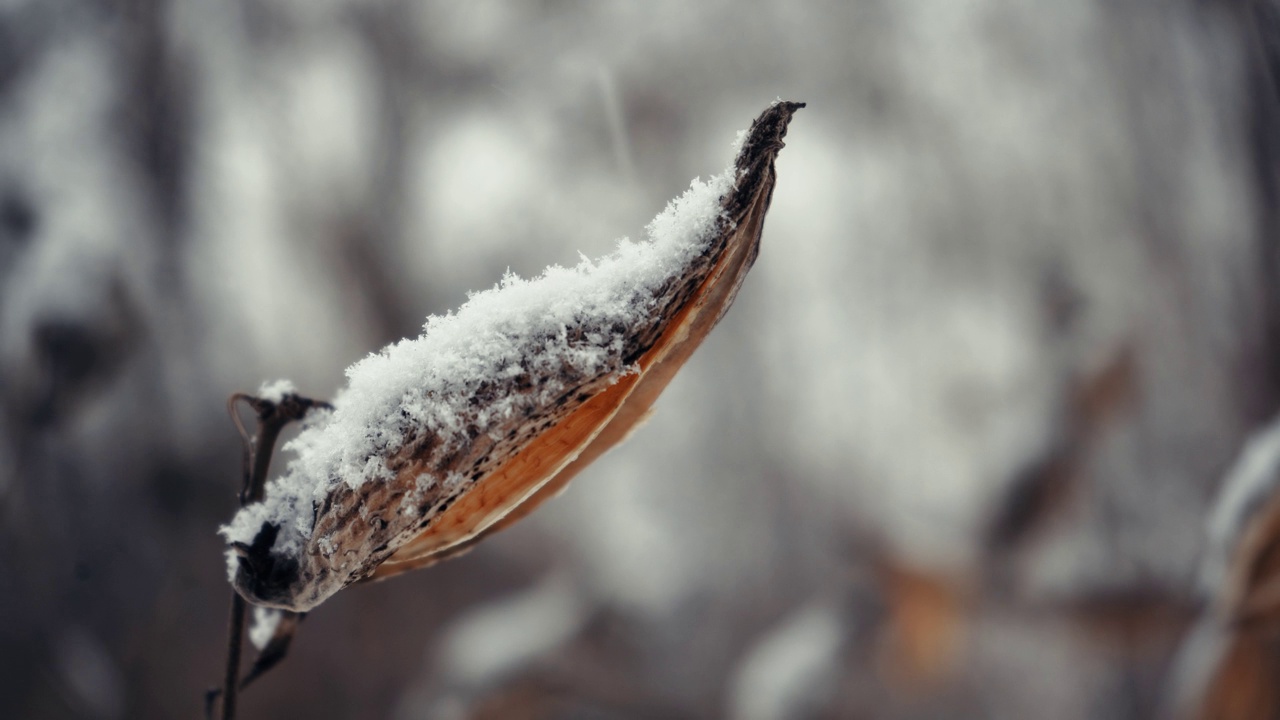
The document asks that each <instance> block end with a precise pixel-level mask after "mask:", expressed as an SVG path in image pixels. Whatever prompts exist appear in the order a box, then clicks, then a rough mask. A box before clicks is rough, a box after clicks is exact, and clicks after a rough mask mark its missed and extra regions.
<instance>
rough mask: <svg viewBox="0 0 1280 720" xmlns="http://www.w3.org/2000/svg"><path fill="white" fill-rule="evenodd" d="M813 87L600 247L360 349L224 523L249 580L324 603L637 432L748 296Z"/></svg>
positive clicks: (529, 505)
mask: <svg viewBox="0 0 1280 720" xmlns="http://www.w3.org/2000/svg"><path fill="white" fill-rule="evenodd" d="M801 107H804V104H803V103H792V102H781V101H779V102H776V103H774V104H773V105H772V106H770V107H769V108H768V109H766V110H765V111H764V113H762V114H761V115H760V117H759V118H757V119H756V121H755V122H754V123H753V124H752V126H751V129H750V130H749V131H747V133H746V135H745V137H744V139H743V143H742V147H741V149H740V151H739V153H738V156H737V158H736V160H735V162H734V165H733V166H732V167H731V168H730V169H729V170H728V171H726V172H725V173H724V174H723V175H720V176H717V177H716V178H713V179H712V180H711V181H710V182H708V183H701V182H699V181H697V180H695V181H694V183H693V186H692V187H691V188H690V190H689V191H687V192H686V193H685V194H684V195H683V196H682V197H681V198H679V199H677V200H676V201H674V202H672V203H671V204H670V205H669V206H668V207H667V209H666V210H665V211H664V212H663V213H662V214H660V215H659V216H658V217H657V218H655V219H654V221H653V222H652V223H651V224H650V226H649V229H648V230H649V236H650V238H649V241H648V242H644V243H639V244H632V243H627V242H625V241H624V243H623V244H622V245H621V246H620V247H619V249H618V251H617V252H616V253H614V254H613V255H610V256H608V257H606V258H604V259H602V260H600V261H597V262H590V261H585V260H584V261H583V263H582V264H580V265H579V266H578V267H576V268H572V269H565V268H550V269H549V270H547V272H546V273H544V274H543V275H542V276H541V277H539V278H537V279H535V280H532V281H524V280H520V279H519V278H514V277H508V278H506V279H504V281H503V283H502V284H501V285H500V286H499V287H497V288H495V289H493V290H490V291H488V292H484V293H479V294H477V295H474V296H473V297H472V298H471V300H469V301H468V302H467V304H466V305H464V306H463V307H462V308H461V309H460V310H459V311H458V312H457V313H455V314H451V315H449V316H446V317H443V318H440V317H433V318H431V319H429V320H428V321H427V325H426V328H425V332H424V333H423V335H422V336H421V337H420V338H418V339H416V340H407V341H402V342H400V343H397V344H396V345H393V346H391V347H388V348H386V349H384V350H383V351H382V352H381V353H378V354H376V355H372V356H370V357H368V358H366V359H365V360H363V361H361V362H359V363H357V364H356V365H354V366H352V367H351V368H350V369H349V370H348V371H347V375H348V378H349V381H350V382H349V385H348V388H347V389H346V390H344V391H343V392H342V393H341V394H340V395H339V396H338V397H337V398H336V399H335V406H336V408H337V409H336V410H334V411H332V412H329V413H325V414H323V415H322V416H321V417H320V418H319V420H318V421H317V422H315V423H314V424H313V425H312V426H310V427H308V428H306V429H304V431H303V432H302V433H301V434H300V435H299V437H298V438H297V439H296V440H294V441H293V442H292V443H291V445H290V446H289V447H290V448H291V449H293V450H294V451H295V452H296V453H297V457H296V459H295V460H294V461H293V462H291V463H290V465H289V469H288V471H287V472H286V473H285V475H284V476H283V477H281V478H280V479H278V480H275V481H273V482H272V483H271V484H270V485H269V486H268V488H267V495H266V499H265V500H264V501H263V502H261V503H257V504H254V505H250V506H248V507H246V508H244V509H243V510H241V511H240V513H239V514H238V515H237V516H236V517H235V519H234V520H233V521H232V523H231V524H230V525H228V526H227V527H224V528H223V531H222V532H223V534H224V535H225V536H226V537H227V539H228V541H229V542H230V544H231V548H232V549H231V551H230V552H229V554H228V559H229V573H230V576H231V580H232V582H233V583H234V585H235V587H236V589H237V590H238V591H239V592H240V593H241V594H242V595H244V596H245V598H247V599H248V600H250V601H251V602H254V603H258V604H260V605H267V606H273V607H279V608H284V609H289V610H294V611H305V610H308V609H310V608H312V607H315V606H316V605H318V604H319V603H320V602H322V601H323V600H324V599H325V598H327V597H329V596H330V595H332V594H333V593H335V592H337V591H338V590H339V589H341V588H343V587H345V586H347V585H349V584H351V583H354V582H360V581H364V580H376V579H381V578H386V577H391V576H393V575H397V574H399V573H402V572H405V571H407V570H412V569H415V568H419V567H424V566H427V565H430V564H432V563H435V562H438V561H439V560H442V559H445V558H447V557H451V556H454V555H456V554H458V553H460V552H463V551H465V550H467V549H469V548H470V547H472V546H473V545H474V544H475V543H477V542H479V541H480V540H481V539H483V538H484V537H486V536H487V535H488V534H490V533H493V532H495V531H497V530H499V529H501V528H503V527H506V526H507V525H510V524H511V523H513V522H515V521H516V520H518V519H520V518H522V517H524V516H525V515H527V514H528V513H529V512H531V511H532V510H533V509H534V508H536V507H537V506H538V505H539V504H541V503H542V502H543V501H544V500H546V499H547V498H549V497H551V496H553V495H555V494H556V493H557V492H559V491H560V490H561V489H563V487H564V486H565V484H566V483H568V481H569V480H570V479H571V478H572V477H573V476H574V475H576V474H577V473H578V471H579V470H581V469H582V468H583V467H585V466H586V465H588V464H589V463H591V462H592V461H593V460H595V459H596V458H597V457H599V456H600V455H601V454H603V453H604V452H605V451H606V450H608V449H609V448H611V447H613V446H614V445H616V444H618V443H619V442H621V441H622V440H623V439H625V438H626V436H627V435H628V434H629V433H630V432H631V431H632V430H633V429H634V428H635V427H636V426H638V425H639V424H640V423H641V422H642V421H643V420H644V419H645V417H646V416H647V415H648V413H649V411H650V408H651V407H652V406H653V403H654V401H655V400H656V399H657V397H658V395H659V394H660V393H661V392H662V390H663V389H664V388H665V387H666V385H667V383H668V382H670V380H671V378H672V377H673V376H674V374H675V372H676V371H677V370H678V369H679V368H680V366H681V365H683V364H684V362H685V361H686V360H687V359H688V358H689V356H690V354H691V353H692V352H693V351H694V349H695V348H696V347H697V346H698V345H699V344H700V343H701V342H702V340H703V338H705V337H706V335H707V333H708V332H710V330H711V328H712V327H714V326H715V324H716V322H717V321H719V319H720V318H721V317H722V316H723V315H724V313H725V311H726V310H727V309H728V307H729V305H730V304H731V303H732V302H733V299H734V297H735V296H736V294H737V291H738V288H739V287H740V285H741V284H742V281H743V279H744V277H745V276H746V273H747V270H749V269H750V267H751V265H752V263H753V262H754V261H755V258H756V254H757V251H758V249H759V241H760V233H761V230H762V228H763V225H764V217H765V213H766V212H767V211H768V209H769V202H770V200H771V198H772V195H773V187H774V182H775V178H776V175H775V172H774V159H775V158H776V157H777V154H778V151H779V150H781V149H782V147H783V142H782V139H783V137H784V136H785V135H786V131H787V124H788V123H789V122H790V120H791V116H792V114H793V113H794V112H795V111H796V110H797V109H798V108H801Z"/></svg>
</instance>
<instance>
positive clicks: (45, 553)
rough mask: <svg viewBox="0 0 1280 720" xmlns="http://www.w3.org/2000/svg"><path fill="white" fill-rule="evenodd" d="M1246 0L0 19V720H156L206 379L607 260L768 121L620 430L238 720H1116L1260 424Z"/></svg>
mask: <svg viewBox="0 0 1280 720" xmlns="http://www.w3.org/2000/svg"><path fill="white" fill-rule="evenodd" d="M1277 7H1280V3H1275V2H1272V1H1271V0H1259V1H1258V2H1245V1H1244V0H1240V1H1238V2H1237V1H1236V0H1217V1H1214V0H1171V1H1170V2H1164V3H1143V2H1132V3H1128V2H1083V1H1081V2H1056V3H1044V2H1038V1H1037V0H981V1H979V2H966V3H955V2H942V1H937V0H910V1H908V0H857V1H844V2H837V1H832V2H812V3H789V2H788V3H783V2H774V3H766V2H741V1H738V2H728V1H727V0H722V1H718V2H700V3H683V2H665V1H664V2H646V3H633V2H583V1H577V2H571V1H567V0H563V1H562V0H555V1H553V0H540V1H538V2H519V3H514V2H499V1H497V0H449V1H441V2H427V1H423V2H417V1H415V0H367V1H358V0H323V1H316V0H229V1H227V2H202V1H201V0H119V1H118V2H89V1H87V0H86V1H85V2H73V1H71V0H28V1H23V0H3V2H0V716H3V717H39V718H63V717H65V718H73V717H74V718H82V717H83V718H139V717H192V716H197V715H198V714H199V713H200V712H201V707H202V696H203V692H204V690H205V689H206V688H208V687H210V686H212V685H214V684H215V683H216V681H217V679H218V677H219V673H220V665H221V663H222V659H223V653H224V651H225V650H224V638H223V635H224V623H225V615H226V607H227V602H228V594H229V589H228V586H227V584H226V578H225V573H224V564H223V561H222V557H221V551H222V545H221V542H220V540H219V538H217V537H216V536H215V530H216V528H217V526H218V525H219V524H220V523H222V522H225V521H227V520H228V519H229V518H230V517H231V515H232V513H233V511H234V508H235V492H236V490H237V489H238V483H239V467H240V449H239V442H238V439H237V437H236V435H235V432H234V430H233V429H232V426H231V424H230V422H229V420H228V418H227V415H226V412H225V409H224V403H225V400H226V397H227V396H228V395H229V394H230V393H232V392H234V391H237V390H249V391H252V390H253V389H255V388H257V387H258V385H259V384H260V383H261V382H262V381H263V380H267V379H274V378H278V377H286V378H289V379H292V380H293V381H294V382H295V383H297V385H298V386H299V388H300V389H301V391H302V392H303V393H305V394H309V395H312V396H316V397H327V396H330V395H331V394H332V393H333V391H334V390H335V389H336V388H337V387H338V386H339V385H340V384H341V383H342V370H343V368H344V367H346V366H347V365H348V364H350V363H352V362H354V361H355V360H358V359H359V358H361V357H363V356H364V355H365V354H367V353H369V352H371V351H373V350H375V349H377V348H378V347H380V346H382V345H383V344H385V343H387V342H389V341H392V340H394V339H397V338H400V337H403V336H406V335H415V334H417V332H418V328H419V326H420V325H421V323H422V322H423V320H424V319H425V317H426V316H427V315H428V314H429V313H441V312H445V311H447V310H448V309H450V308H453V307H456V306H457V305H458V304H460V303H461V302H462V301H463V300H464V299H465V298H466V293H467V291H468V290H478V289H483V288H487V287H489V286H491V285H492V284H493V283H495V282H496V281H497V280H498V278H499V277H500V276H501V274H502V273H503V271H505V270H506V269H507V268H510V269H512V270H513V271H515V272H517V273H520V274H522V275H526V276H527V275H532V274H536V273H537V272H538V271H540V270H541V268H543V267H544V266H546V265H548V264H551V263H560V264H572V263H575V262H576V261H577V257H578V253H579V252H582V253H585V254H587V255H589V256H595V255H599V254H602V253H604V252H608V251H609V250H611V249H612V247H613V243H614V241H615V239H616V238H618V237H621V236H623V235H630V236H632V237H640V236H642V234H641V228H642V227H643V225H644V223H645V222H647V221H648V220H649V219H650V218H651V217H652V216H653V215H654V214H656V213H657V212H658V211H659V210H660V209H661V208H662V207H663V205H664V204H665V203H666V201H667V200H668V199H670V198H672V197H674V196H676V195H677V194H679V193H680V192H681V191H682V190H683V189H684V188H685V187H686V186H687V184H688V181H689V179H690V178H692V177H694V176H699V175H700V176H703V177H705V176H708V175H710V174H712V173H715V172H718V171H720V170H721V169H723V168H724V167H725V166H727V165H728V164H729V162H730V160H731V155H732V151H731V148H730V144H731V141H732V140H733V138H734V135H735V132H736V131H737V130H739V129H742V128H745V127H746V126H747V124H748V123H749V122H750V120H751V118H753V117H754V116H755V115H756V114H757V113H758V112H759V111H760V109H762V108H763V107H764V106H765V105H766V104H767V103H768V102H770V101H772V100H773V99H774V98H776V97H782V98H784V99H788V100H801V101H806V102H808V103H809V107H808V109H806V110H804V111H803V112H802V113H800V114H799V115H798V116H797V117H796V120H795V122H794V123H793V125H792V129H791V133H790V137H789V139H788V147H787V149H786V150H785V151H783V153H782V154H781V157H780V160H779V162H778V172H779V176H780V177H779V184H778V188H777V191H776V194H775V197H774V205H773V210H772V213H771V215H770V217H769V220H768V222H767V224H766V227H765V235H764V240H763V245H762V251H761V255H760V258H759V260H758V262H757V264H756V268H755V270H754V271H753V273H752V275H751V276H750V277H749V278H748V280H747V283H746V285H745V287H744V288H743V291H742V294H741V296H740V297H739V300H738V303H737V304H736V306H735V307H734V308H733V309H732V311H731V312H730V313H729V315H728V316H727V318H726V319H725V321H724V322H723V323H722V324H721V326H720V327H719V328H718V330H717V331H716V332H715V333H713V334H712V336H711V337H710V338H709V340H708V342H707V343H706V344H705V345H704V346H703V348H702V350H701V351H700V352H699V353H698V354H697V355H696V356H695V357H694V359H693V361H692V362H691V363H690V364H689V365H688V366H687V367H686V368H685V370H684V371H683V372H682V374H681V375H680V376H679V377H678V378H677V379H676V381H675V382H674V384H673V385H672V386H671V387H670V389H669V390H668V391H667V392H666V394H665V395H664V397H663V398H662V400H661V401H660V402H659V403H658V413H657V415H656V417H655V418H654V419H653V420H652V421H651V422H650V423H649V424H648V425H647V426H646V427H645V428H644V429H643V430H642V431H641V432H639V433H638V434H637V435H636V437H634V438H633V439H632V440H631V442H630V443H629V444H627V445H626V446H624V447H622V448H621V449H619V450H616V451H614V452H613V453H612V454H610V455H609V456H607V457H606V458H604V459H603V460H602V461H601V462H599V463H598V464H597V465H596V466H594V467H593V468H592V469H591V470H589V471H587V472H586V473H584V474H583V475H582V476H581V477H580V478H579V479H578V480H576V481H575V483H574V484H573V486H572V487H571V488H570V490H569V492H568V493H567V494H566V495H564V496H563V497H562V498H560V499H558V500H556V501H554V502H553V503H550V504H549V505H548V506H547V507H545V508H544V509H543V510H541V511H540V512H538V513H537V514H536V515H535V516H534V517H533V518H531V519H530V520H529V521H527V522H525V523H523V524H521V525H519V526H517V527H516V528H514V529H512V530H511V531H509V532H506V533H504V534H502V535H499V536H497V537H496V538H494V539H493V540H491V541H489V542H487V543H486V544H484V545H482V546H481V547H480V548H479V549H478V550H476V551H475V552H473V553H472V554H470V555H468V556H466V557H464V558H462V559H460V560H457V561H454V562H450V563H447V564H445V565H442V566H439V567H437V568H433V569H430V570H427V571H423V572H420V573H416V574H414V575H412V576H408V577H405V578H401V579H396V580H393V581H390V582H387V583H382V584H377V585H372V586H362V587H356V588H352V589H348V590H346V591H344V592H342V593H340V594H339V595H337V596H336V597H335V598H334V599H332V600H331V601H329V602H328V603H326V604H325V605H324V606H323V607H321V608H320V609H319V610H318V611H317V612H315V613H313V614H312V615H311V616H310V617H309V618H308V619H307V621H306V622H305V623H304V624H303V625H302V628H301V632H300V636H299V639H298V640H297V642H296V643H295V644H294V648H293V652H292V655H291V656H290V658H289V659H288V660H286V662H285V663H284V665H283V666H281V668H279V669H278V670H276V671H274V672H273V673H271V674H270V675H268V676H267V677H266V678H265V679H264V680H263V681H262V682H261V683H260V684H259V685H257V686H255V687H253V688H251V689H250V690H249V691H248V692H247V693H246V695H245V696H244V698H243V700H242V714H243V716H244V717H311V718H320V717H393V718H402V719H407V718H448V719H452V718H659V717H660V718H715V717H731V718H739V719H742V720H756V719H759V720H766V719H795V718H827V717H830V718H837V717H838V718H853V717H869V718H924V717H950V718H957V717H991V718H1026V717H1037V718H1082V717H1092V718H1109V717H1114V718H1129V717H1149V716H1153V715H1154V714H1156V713H1157V711H1158V709H1159V708H1161V707H1162V704H1163V703H1166V702H1168V698H1169V696H1170V689H1169V688H1170V685H1171V682H1172V681H1171V679H1170V678H1171V677H1172V672H1171V668H1172V666H1173V658H1174V657H1175V656H1176V655H1177V654H1178V646H1179V644H1180V643H1181V642H1182V638H1183V637H1184V635H1185V634H1186V633H1187V632H1188V629H1189V628H1190V627H1191V626H1192V624H1193V623H1194V622H1195V619H1196V617H1197V615H1198V614H1199V613H1200V612H1201V608H1202V606H1203V603H1204V598H1203V597H1202V595H1201V593H1202V587H1201V586H1200V585H1198V584H1197V583H1198V577H1199V576H1198V572H1199V570H1198V568H1199V566H1200V563H1201V560H1202V554H1203V552H1204V547H1205V544H1206V519H1207V518H1208V517H1209V515H1210V509H1211V507H1212V504H1213V501H1214V496H1215V493H1216V492H1217V489H1218V488H1219V486H1220V485H1221V483H1222V480H1223V477H1224V475H1225V474H1226V472H1227V470H1228V469H1229V468H1230V467H1231V466H1232V464H1233V463H1234V462H1235V460H1236V458H1237V456H1238V455H1239V453H1240V452H1241V448H1242V447H1243V445H1244V443H1245V440H1246V438H1248V437H1249V435H1250V433H1251V432H1253V431H1254V430H1256V429H1257V428H1259V427H1261V426H1262V425H1264V424H1265V423H1266V422H1267V421H1268V420H1269V419H1270V418H1271V416H1272V414H1273V413H1274V412H1275V410H1276V407H1277V404H1278V402H1280V395H1278V394H1277V380H1278V379H1280V373H1278V372H1277V367H1280V365H1278V364H1277V363H1278V361H1280V346H1278V345H1277V339H1278V337H1277V334H1276V331H1277V328H1280V322H1278V321H1280V304H1278V303H1277V287H1280V286H1277V284H1276V280H1277V269H1278V268H1277V264H1276V244H1275V238H1276V237H1277V230H1280V214H1277V208H1280V205H1278V204H1277V194H1278V193H1280V174H1278V173H1277V170H1280V134H1278V131H1280V112H1278V110H1277V108H1278V107H1280V106H1278V105H1277V102H1276V99H1277V95H1276V85H1275V84H1274V83H1275V77H1276V75H1275V73H1276V71H1277V69H1280V30H1278V28H1280V24H1277V23H1276V22H1275V19H1276V18H1277V17H1280V15H1278V14H1277ZM1264 474H1265V473H1264Z"/></svg>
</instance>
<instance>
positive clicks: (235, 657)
mask: <svg viewBox="0 0 1280 720" xmlns="http://www.w3.org/2000/svg"><path fill="white" fill-rule="evenodd" d="M240 402H244V403H246V404H248V405H249V407H251V408H253V411H254V413H256V415H257V420H258V427H257V432H256V434H255V435H254V436H253V437H250V436H249V433H248V432H247V431H246V430H245V428H244V424H243V423H242V422H241V421H240V415H239V413H238V412H237V405H238V403H240ZM314 407H329V405H328V403H323V402H317V401H314V400H310V399H308V398H303V397H299V396H297V395H292V394H290V395H286V396H285V397H284V398H282V399H281V401H280V402H279V403H275V402H272V401H270V400H264V399H262V398H257V397H253V396H251V395H246V394H244V393H236V394H235V395H232V396H231V398H230V399H229V400H228V401H227V411H228V412H229V413H231V420H232V422H234V423H235V426H236V429H238V430H239V431H240V436H241V438H242V439H243V440H244V485H243V486H242V488H241V490H240V506H241V507H244V506H245V505H247V504H249V503H254V502H258V501H260V500H262V495H263V491H264V488H265V487H266V483H267V472H268V471H269V470H270V469H271V455H272V453H273V452H274V451H275V446H276V440H278V439H279V437H280V431H282V430H284V427H285V426H286V425H288V424H289V423H291V422H293V421H295V420H301V419H302V417H303V416H304V415H306V413H307V411H308V410H310V409H311V408H314ZM247 605H248V603H246V602H245V600H244V598H243V597H240V594H239V593H237V592H235V591H234V590H233V591H232V592H231V616H230V618H229V620H228V623H227V666H226V672H225V673H224V675H223V679H222V692H221V695H222V718H223V720H234V718H235V716H236V693H237V691H238V690H239V685H240V683H239V677H240V655H241V651H242V649H243V647H244V619H245V610H246V606H247ZM210 707H212V706H210Z"/></svg>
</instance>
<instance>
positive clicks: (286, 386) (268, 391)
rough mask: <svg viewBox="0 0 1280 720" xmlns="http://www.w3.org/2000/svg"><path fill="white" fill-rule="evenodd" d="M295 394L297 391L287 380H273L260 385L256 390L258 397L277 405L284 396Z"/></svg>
mask: <svg viewBox="0 0 1280 720" xmlns="http://www.w3.org/2000/svg"><path fill="white" fill-rule="evenodd" d="M297 392H298V389H297V388H296V387H294V386H293V383H291V382H289V381H288V380H275V381H272V382H264V383H262V387H259V388H258V397H260V398H262V399H263V400H268V401H270V402H273V403H279V402H281V401H283V400H284V396H285V395H296V394H297Z"/></svg>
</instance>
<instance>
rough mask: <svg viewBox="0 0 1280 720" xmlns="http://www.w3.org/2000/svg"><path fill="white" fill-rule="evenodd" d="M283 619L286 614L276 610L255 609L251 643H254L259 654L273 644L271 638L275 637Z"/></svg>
mask: <svg viewBox="0 0 1280 720" xmlns="http://www.w3.org/2000/svg"><path fill="white" fill-rule="evenodd" d="M282 617H284V613H283V612H282V611H280V610H276V609H275V608H265V607H257V606H255V607H254V608H253V625H251V626H250V627H249V642H251V643H253V646H254V647H256V648H258V651H259V652H261V651H262V649H263V648H265V647H266V646H267V643H269V642H271V638H273V637H275V634H276V628H277V627H279V625H280V618H282Z"/></svg>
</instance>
